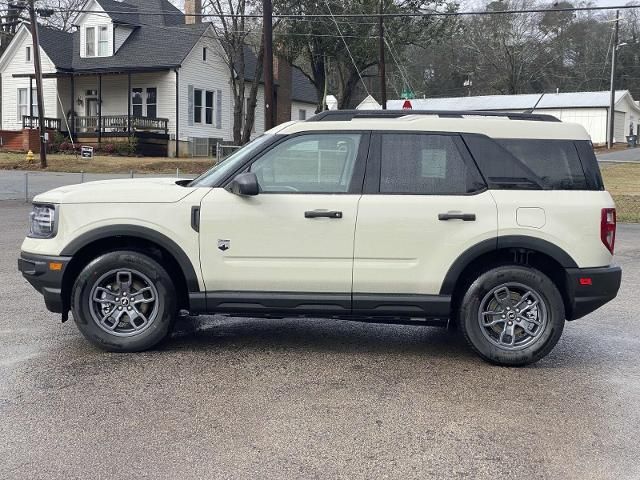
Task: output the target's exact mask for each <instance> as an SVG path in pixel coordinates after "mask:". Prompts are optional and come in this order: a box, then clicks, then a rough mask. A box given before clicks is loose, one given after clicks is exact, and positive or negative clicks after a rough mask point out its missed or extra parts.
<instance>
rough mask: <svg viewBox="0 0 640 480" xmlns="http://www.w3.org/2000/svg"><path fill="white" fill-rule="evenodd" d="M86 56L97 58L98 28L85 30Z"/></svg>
mask: <svg viewBox="0 0 640 480" xmlns="http://www.w3.org/2000/svg"><path fill="white" fill-rule="evenodd" d="M85 56H87V57H95V56H96V27H87V28H86V29H85Z"/></svg>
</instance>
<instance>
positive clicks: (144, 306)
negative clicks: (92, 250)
mask: <svg viewBox="0 0 640 480" xmlns="http://www.w3.org/2000/svg"><path fill="white" fill-rule="evenodd" d="M71 299H72V302H71V310H72V312H73V319H74V321H75V323H76V325H77V326H78V329H79V330H80V332H81V333H82V334H83V335H84V337H85V338H86V339H87V340H89V341H90V342H91V343H93V344H94V345H97V346H98V347H100V348H102V349H104V350H109V351H114V352H137V351H142V350H147V349H149V348H151V347H153V346H154V345H156V344H157V343H159V342H160V341H161V340H162V339H164V338H165V337H166V336H167V334H168V332H169V327H170V326H171V324H172V322H173V320H174V319H175V316H176V313H177V312H176V294H175V288H174V285H173V282H172V281H171V278H170V277H169V274H168V273H167V271H166V270H165V269H164V268H163V267H162V266H161V265H160V264H159V263H158V262H156V261H155V260H154V259H152V258H151V257H149V256H147V255H144V254H142V253H139V252H135V251H116V252H109V253H105V254H104V255H101V256H100V257H98V258H96V259H95V260H93V261H91V262H90V263H89V264H88V265H87V266H86V267H85V268H84V269H83V270H82V272H80V275H79V276H78V278H77V280H76V282H75V284H74V286H73V291H72V293H71Z"/></svg>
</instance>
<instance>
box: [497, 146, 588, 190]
mask: <svg viewBox="0 0 640 480" xmlns="http://www.w3.org/2000/svg"><path fill="white" fill-rule="evenodd" d="M497 141H498V143H500V144H501V145H502V146H503V147H505V148H506V149H507V150H508V151H509V152H511V154H512V155H513V156H514V157H516V158H517V159H518V160H520V161H522V163H524V164H525V165H526V166H527V167H529V168H530V169H531V170H532V171H533V172H534V173H535V174H536V175H537V176H538V177H539V178H540V179H541V180H542V182H543V184H544V187H545V188H548V189H551V190H584V189H586V188H587V184H586V180H585V177H584V171H583V170H582V165H581V164H580V159H579V158H578V151H577V150H576V147H575V145H574V144H573V141H571V140H530V139H527V140H522V139H498V140H497Z"/></svg>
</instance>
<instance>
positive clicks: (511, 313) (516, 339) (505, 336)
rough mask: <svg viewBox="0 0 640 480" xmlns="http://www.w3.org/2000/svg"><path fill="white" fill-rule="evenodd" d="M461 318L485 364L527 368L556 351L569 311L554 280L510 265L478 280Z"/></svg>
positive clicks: (465, 300) (464, 301) (467, 295)
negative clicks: (567, 311)
mask: <svg viewBox="0 0 640 480" xmlns="http://www.w3.org/2000/svg"><path fill="white" fill-rule="evenodd" d="M527 292H528V293H527ZM516 310H517V311H516ZM458 318H459V326H460V329H461V330H462V333H463V334H464V337H465V339H466V340H467V342H468V343H469V345H470V346H471V348H472V349H473V350H474V351H475V352H476V353H477V354H478V355H480V357H482V358H483V359H484V360H486V361H488V362H490V363H493V364H496V365H503V366H523V365H529V364H531V363H535V362H537V361H538V360H540V359H541V358H543V357H544V356H546V355H547V354H548V353H549V352H550V351H551V350H552V349H553V347H555V345H556V343H558V340H559V339H560V336H561V335H562V330H563V328H564V321H565V311H564V302H563V300H562V296H561V295H560V292H559V291H558V289H557V287H556V286H555V284H554V283H553V281H551V279H550V278H549V277H547V276H546V275H545V274H543V273H542V272H540V271H538V270H536V269H534V268H530V267H523V266H519V265H505V266H500V267H496V268H493V269H491V270H488V271H486V272H484V273H482V274H480V275H479V276H478V278H476V279H475V281H474V282H473V283H472V284H471V285H470V287H469V289H468V290H467V292H466V293H465V295H464V298H463V299H462V302H461V304H460V310H459V315H458ZM481 322H484V323H483V324H481ZM483 325H484V326H483Z"/></svg>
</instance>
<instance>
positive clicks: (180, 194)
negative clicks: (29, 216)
mask: <svg viewBox="0 0 640 480" xmlns="http://www.w3.org/2000/svg"><path fill="white" fill-rule="evenodd" d="M178 180H179V179H177V178H127V179H121V180H120V179H118V180H100V181H97V182H87V183H80V184H77V185H67V186H65V187H59V188H54V189H53V190H49V191H48V192H44V193H41V194H40V195H36V197H35V198H34V199H33V201H34V202H42V203H61V204H65V203H66V204H70V203H174V202H178V201H180V200H182V199H183V198H185V197H186V196H187V195H189V194H190V193H192V192H193V191H194V190H195V188H190V187H182V186H180V185H177V184H176V182H177V181H178Z"/></svg>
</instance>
